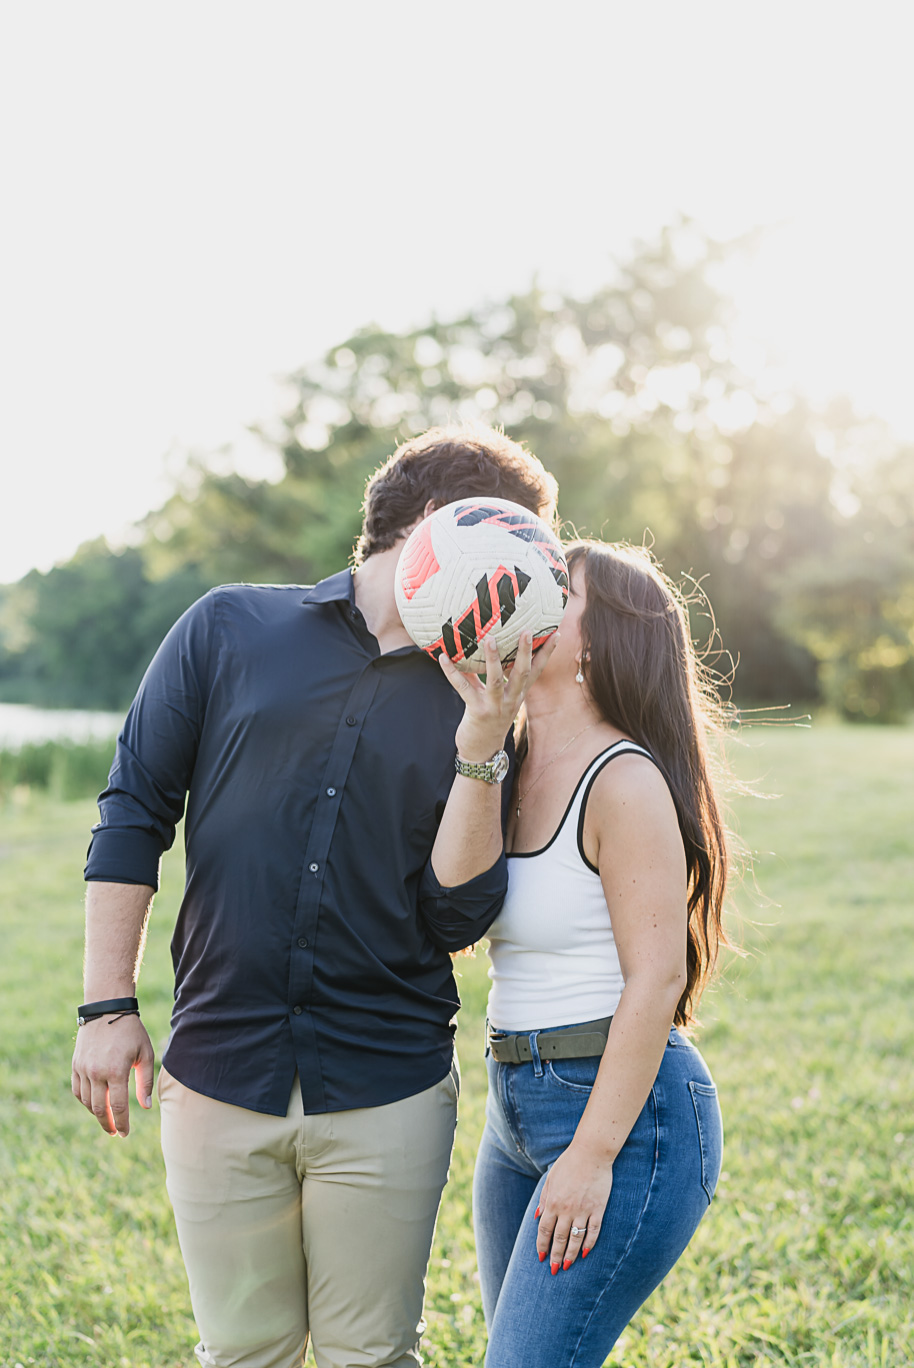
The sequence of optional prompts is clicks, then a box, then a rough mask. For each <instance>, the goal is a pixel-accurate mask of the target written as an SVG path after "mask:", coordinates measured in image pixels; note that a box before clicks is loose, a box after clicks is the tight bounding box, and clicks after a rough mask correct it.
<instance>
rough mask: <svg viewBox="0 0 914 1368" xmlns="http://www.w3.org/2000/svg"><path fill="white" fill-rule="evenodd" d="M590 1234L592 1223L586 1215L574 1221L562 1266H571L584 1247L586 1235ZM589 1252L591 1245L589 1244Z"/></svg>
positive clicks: (587, 1236)
mask: <svg viewBox="0 0 914 1368" xmlns="http://www.w3.org/2000/svg"><path fill="white" fill-rule="evenodd" d="M589 1236H590V1223H589V1222H588V1220H587V1218H586V1217H584V1216H579V1217H578V1219H577V1220H576V1221H572V1223H571V1230H570V1231H569V1232H568V1243H567V1245H566V1246H565V1253H564V1255H563V1257H562V1267H563V1268H570V1267H571V1265H572V1264H573V1263H574V1261H575V1259H576V1258H577V1257H578V1255H579V1254H580V1252H581V1249H582V1248H583V1247H584V1241H585V1237H586V1238H589ZM587 1248H588V1252H589V1250H590V1246H589V1245H588V1246H587Z"/></svg>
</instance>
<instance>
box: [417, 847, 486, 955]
mask: <svg viewBox="0 0 914 1368" xmlns="http://www.w3.org/2000/svg"><path fill="white" fill-rule="evenodd" d="M507 891H508V861H507V860H506V858H505V855H504V852H502V854H501V855H499V857H498V859H497V860H496V861H495V863H494V864H493V865H492V867H491V869H487V870H485V871H484V872H483V873H482V874H477V875H476V877H475V878H474V879H470V880H468V881H467V883H463V884H457V885H455V886H454V887H453V888H444V887H443V886H442V884H440V883H439V882H438V879H437V878H436V876H435V871H434V870H433V869H432V862H431V860H429V861H428V863H427V864H426V866H425V869H424V871H423V874H422V882H421V884H420V887H419V909H420V911H421V914H422V920H423V921H424V923H425V925H426V928H427V930H428V934H429V935H430V936H431V938H432V940H433V941H434V942H435V944H436V945H439V946H441V948H442V950H451V951H453V950H463V949H465V948H466V947H467V946H468V945H472V944H473V942H474V941H477V940H480V939H481V937H483V936H484V935H485V934H486V932H487V931H488V929H489V927H490V926H491V925H492V923H493V921H494V920H495V918H496V917H497V916H498V914H499V912H500V911H501V905H502V903H503V902H504V900H505V894H506V892H507Z"/></svg>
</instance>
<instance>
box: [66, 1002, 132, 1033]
mask: <svg viewBox="0 0 914 1368" xmlns="http://www.w3.org/2000/svg"><path fill="white" fill-rule="evenodd" d="M109 1013H113V1014H114V1017H115V1019H116V1018H117V1017H122V1016H139V1015H140V1004H139V1002H138V1001H137V999H136V998H135V997H122V998H104V999H103V1000H102V1001H100V1002H84V1003H83V1005H82V1006H81V1007H78V1008H77V1009H76V1024H77V1026H85V1025H86V1023H87V1022H89V1021H97V1020H98V1018H99V1017H103V1016H108V1015H109Z"/></svg>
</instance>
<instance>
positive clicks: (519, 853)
mask: <svg viewBox="0 0 914 1368" xmlns="http://www.w3.org/2000/svg"><path fill="white" fill-rule="evenodd" d="M637 744H638V743H637V741H628V740H622V741H614V742H613V743H612V745H611V746H610V747H608V749H607V750H605V751H602V752H601V754H600V755H595V756H594V758H593V759H592V760H591V762H590V765H595V764H596V763H597V761H598V760H599V759H601V758H602V759H603V764H604V765H605V764H607V763H608V762H609V761H610V760H611V759H612V758H613V757H612V753H613V751H614V750H615V749H616V747H617V746H637ZM644 754H645V755H647V751H645V752H644ZM653 758H654V757H653V756H648V759H649V760H653ZM654 763H655V764H656V761H655V762H654ZM590 765H588V766H587V769H586V770H585V771H584V773H583V774H582V775H581V777H580V779H579V780H578V782H577V783H576V784H575V786H574V793H573V794H572V795H571V797H570V798H569V799H568V806H567V807H566V809H565V811H564V812H563V813H562V820H561V821H560V822H559V824H558V826H557V827H556V829H555V831H554V832H553V833H552V835H551V836H550V837H549V840H548V841H547V842H546V844H545V845H544V846H540V848H539V850H506V851H505V855H506V856H507V858H508V859H509V860H529V859H531V858H532V857H533V856H534V855H545V853H546V851H547V850H548V849H549V847H550V846H552V845H555V843H556V841H557V840H558V838H559V835H560V834H561V830H562V827H563V826H564V825H565V823H566V821H567V820H568V814H569V812H570V811H571V809H572V808H573V807H574V800H575V799H576V798H577V796H578V794H579V793H580V791H581V785H582V784H583V782H584V780H585V779H586V778H587V772H588V770H589V769H590ZM602 768H603V765H601V766H600V769H602ZM599 773H600V770H597V774H599ZM597 774H595V775H594V776H593V778H594V779H596V777H597ZM590 783H591V784H592V783H593V779H592V780H591V781H590ZM587 792H588V793H589V792H590V784H588V785H587ZM584 802H585V803H586V802H587V796H586V794H585V796H584ZM578 844H579V846H580V838H579V842H578ZM591 867H592V866H591ZM594 872H595V873H596V871H594Z"/></svg>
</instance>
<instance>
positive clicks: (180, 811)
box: [85, 592, 215, 888]
mask: <svg viewBox="0 0 914 1368" xmlns="http://www.w3.org/2000/svg"><path fill="white" fill-rule="evenodd" d="M214 617H215V595H214V592H211V593H209V594H207V595H206V596H205V597H204V598H202V599H199V600H198V601H197V602H196V603H194V604H192V605H191V607H190V608H188V610H187V612H186V613H184V615H183V616H182V617H181V618H179V619H178V621H177V622H176V623H175V625H174V627H172V629H171V631H170V632H169V633H168V635H167V636H166V638H165V640H164V641H163V642H162V645H161V646H160V647H159V649H158V651H157V652H156V654H155V656H154V658H153V660H152V663H151V664H150V666H149V669H148V670H147V671H146V674H145V675H144V677H143V681H142V683H141V684H140V687H139V691H138V692H137V695H136V698H135V699H134V700H133V704H132V705H131V708H130V711H129V712H128V714H127V719H126V721H125V723H124V726H123V729H122V731H121V733H120V736H119V737H118V739H117V750H116V752H115V756H114V763H113V765H112V766H111V772H110V774H109V776H108V786H107V788H106V789H105V791H104V793H102V794H101V795H100V796H99V799H98V807H99V812H100V814H101V819H100V821H99V822H98V823H97V825H96V826H94V827H93V828H92V842H91V844H90V846H89V853H88V857H87V863H86V868H85V878H86V879H87V880H102V881H105V882H109V883H132V884H148V885H150V886H151V887H152V888H158V883H159V861H160V859H161V857H162V854H163V852H164V851H166V850H169V849H170V848H171V846H172V844H173V843H174V839H175V828H176V826H177V824H178V822H179V821H180V820H181V818H182V816H183V815H184V804H185V801H186V798H187V790H188V788H189V787H190V782H191V777H192V775H193V771H194V762H195V760H196V755H197V746H198V744H199V739H200V732H201V729H202V726H203V718H204V715H205V711H206V701H207V697H208V694H209V690H210V687H211V678H212V676H211V660H212V655H213V635H214Z"/></svg>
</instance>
